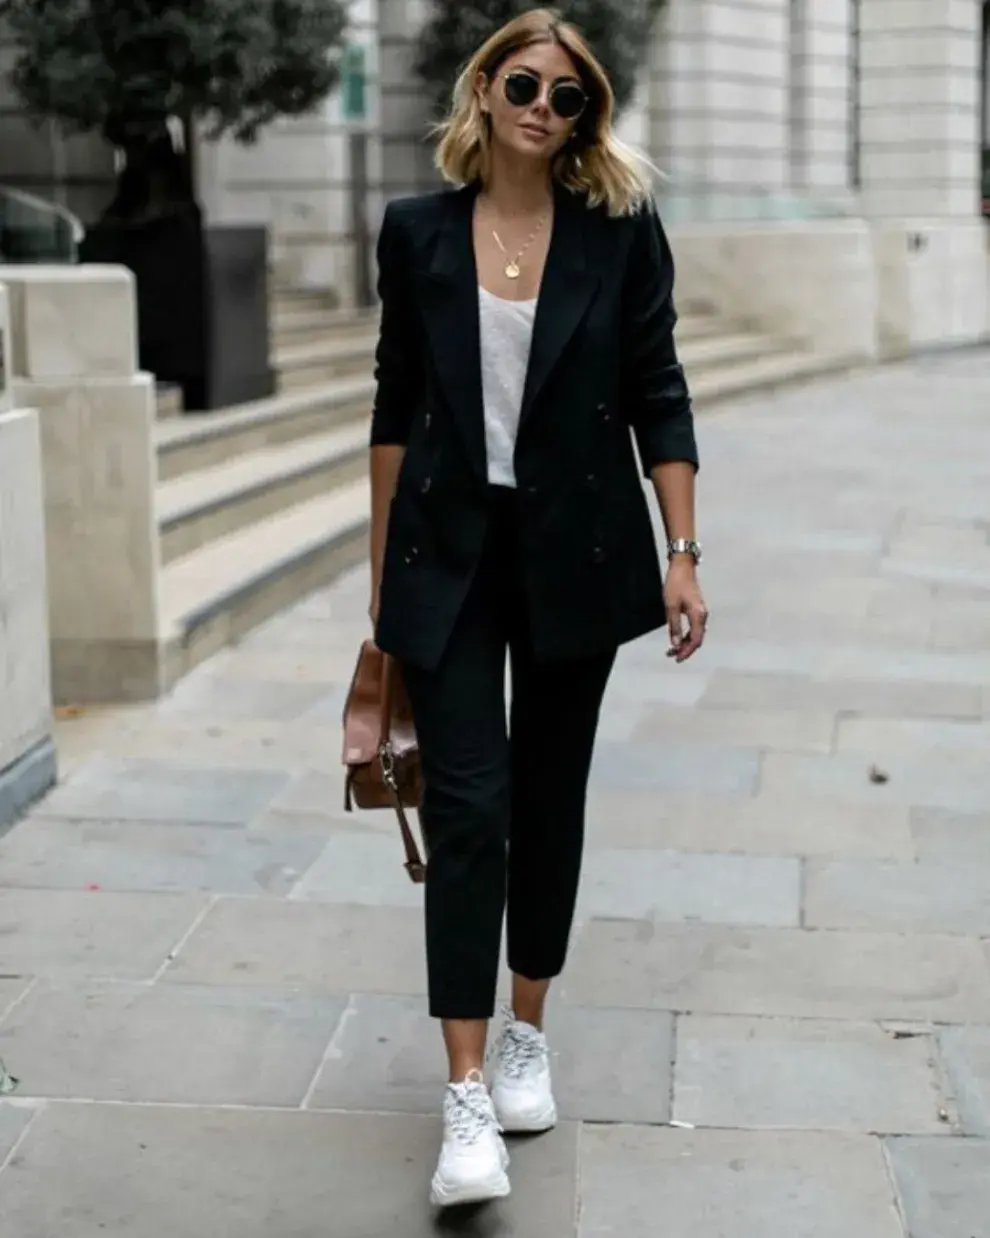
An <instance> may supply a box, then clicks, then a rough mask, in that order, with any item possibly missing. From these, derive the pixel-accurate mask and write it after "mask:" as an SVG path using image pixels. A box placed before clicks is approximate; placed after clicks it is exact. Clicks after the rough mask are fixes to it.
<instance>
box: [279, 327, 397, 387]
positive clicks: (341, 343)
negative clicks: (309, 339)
mask: <svg viewBox="0 0 990 1238" xmlns="http://www.w3.org/2000/svg"><path fill="white" fill-rule="evenodd" d="M377 344H378V336H377V333H375V332H371V331H365V332H364V333H363V334H361V335H354V336H351V337H350V338H344V339H341V340H338V339H333V338H329V339H324V340H322V341H319V342H317V343H315V344H301V345H298V346H296V347H292V348H280V349H278V350H277V351H276V352H275V354H274V356H273V358H272V364H273V365H274V366H275V369H276V371H277V373H278V384H279V390H280V391H298V390H299V389H300V388H303V387H312V386H316V385H318V384H320V383H326V382H330V381H332V380H333V379H335V378H343V377H346V376H348V375H354V374H368V375H370V374H371V372H372V369H373V367H374V362H375V348H376V346H377Z"/></svg>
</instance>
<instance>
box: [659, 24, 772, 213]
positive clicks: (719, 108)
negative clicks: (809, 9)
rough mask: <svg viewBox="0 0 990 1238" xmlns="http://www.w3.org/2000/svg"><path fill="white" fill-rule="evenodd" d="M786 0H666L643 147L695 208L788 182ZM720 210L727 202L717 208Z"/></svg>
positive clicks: (770, 188)
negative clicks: (647, 139)
mask: <svg viewBox="0 0 990 1238" xmlns="http://www.w3.org/2000/svg"><path fill="white" fill-rule="evenodd" d="M788 13H789V5H788V3H787V2H786V0H668V4H667V7H666V9H665V11H664V12H663V14H662V15H661V18H660V20H659V22H658V28H657V32H656V37H655V39H654V41H653V48H652V58H651V71H652V74H651V75H652V81H651V89H650V116H651V126H650V129H651V132H650V148H651V153H652V156H653V158H654V159H655V160H656V162H657V163H659V165H660V167H661V168H662V169H663V170H664V171H665V172H667V173H668V174H669V176H670V177H671V190H672V191H673V192H683V193H688V194H690V193H695V194H697V195H698V208H699V210H704V203H703V199H704V198H705V197H706V196H709V195H712V194H713V193H717V194H719V195H720V196H721V197H723V198H726V197H727V196H732V195H735V196H737V197H741V198H745V197H749V198H753V197H754V196H755V195H759V194H763V193H766V192H774V191H780V190H782V189H783V188H784V187H785V186H786V185H787V183H788V179H789V168H788V149H789V142H788V134H789V115H788V88H787V83H788V60H789V47H788V43H789V21H788ZM726 209H730V208H728V207H727V208H726Z"/></svg>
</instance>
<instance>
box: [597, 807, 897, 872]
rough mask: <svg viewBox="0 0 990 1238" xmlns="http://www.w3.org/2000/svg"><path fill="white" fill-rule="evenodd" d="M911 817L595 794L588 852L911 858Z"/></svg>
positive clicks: (884, 811)
mask: <svg viewBox="0 0 990 1238" xmlns="http://www.w3.org/2000/svg"><path fill="white" fill-rule="evenodd" d="M910 822H911V813H910V810H909V809H907V808H905V807H904V806H903V805H897V804H847V803H841V802H839V801H835V800H822V799H810V798H809V797H808V796H806V795H797V794H794V795H789V794H780V795H776V794H768V793H766V792H764V791H761V792H760V793H759V794H758V795H756V796H741V795H739V796H709V795H683V794H682V795H661V796H656V795H650V794H648V793H643V792H640V793H636V792H622V791H615V792H611V793H606V792H600V791H599V792H595V791H593V792H592V794H591V796H590V798H589V803H588V841H589V844H590V846H600V847H632V848H649V847H656V848H660V849H664V848H671V849H675V850H680V851H689V852H704V851H712V852H720V853H724V854H726V855H794V856H864V857H871V856H872V857H877V858H890V859H907V860H912V859H914V858H915V843H914V838H913V837H912V833H911V828H910Z"/></svg>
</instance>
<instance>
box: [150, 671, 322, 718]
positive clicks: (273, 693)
mask: <svg viewBox="0 0 990 1238" xmlns="http://www.w3.org/2000/svg"><path fill="white" fill-rule="evenodd" d="M326 695H327V689H326V687H324V686H323V685H322V684H319V683H316V684H313V683H299V682H292V681H289V682H286V683H280V682H278V681H277V680H269V681H266V680H259V679H245V678H241V677H239V676H236V675H221V674H217V673H215V672H211V670H210V669H209V666H208V664H207V669H205V670H204V669H203V668H200V670H199V671H198V672H194V673H193V674H192V675H191V676H190V677H189V678H188V679H185V680H182V681H181V682H180V683H179V684H178V685H177V686H176V687H175V688H174V689H173V690H172V692H171V693H170V694H169V695H168V696H167V697H165V699H164V700H162V701H160V702H159V703H158V705H157V706H156V707H155V711H154V712H155V715H156V716H158V717H161V718H177V717H185V716H187V715H192V716H194V717H197V718H199V719H203V718H215V719H236V718H249V719H252V720H267V719H271V720H275V721H283V720H284V721H289V720H291V719H293V718H299V717H302V716H303V715H304V714H305V713H307V711H309V710H312V709H313V707H314V706H315V705H316V704H317V702H318V701H321V700H322V699H323V698H324V697H325V696H326ZM337 716H338V718H339V717H340V715H339V714H338V715H337Z"/></svg>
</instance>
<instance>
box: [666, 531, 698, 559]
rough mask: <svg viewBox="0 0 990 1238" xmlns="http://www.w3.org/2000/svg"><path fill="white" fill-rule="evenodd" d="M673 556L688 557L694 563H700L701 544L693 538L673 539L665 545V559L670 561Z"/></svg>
mask: <svg viewBox="0 0 990 1238" xmlns="http://www.w3.org/2000/svg"><path fill="white" fill-rule="evenodd" d="M674 555H690V556H691V558H692V559H693V560H694V561H695V563H700V562H701V543H700V542H696V541H694V539H693V538H688V537H675V538H673V539H672V540H671V541H669V542H668V543H667V558H668V559H672V558H673V557H674Z"/></svg>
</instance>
